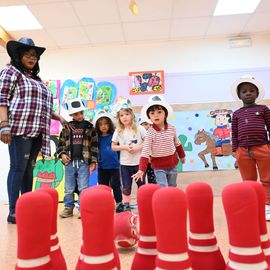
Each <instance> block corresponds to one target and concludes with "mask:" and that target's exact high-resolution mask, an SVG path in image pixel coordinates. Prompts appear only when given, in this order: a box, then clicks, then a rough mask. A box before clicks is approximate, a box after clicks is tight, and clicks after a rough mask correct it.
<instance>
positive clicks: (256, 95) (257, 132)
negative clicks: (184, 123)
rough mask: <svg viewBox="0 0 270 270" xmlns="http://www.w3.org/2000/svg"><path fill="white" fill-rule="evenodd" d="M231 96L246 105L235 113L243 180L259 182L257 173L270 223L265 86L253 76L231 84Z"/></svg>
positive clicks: (234, 132)
mask: <svg viewBox="0 0 270 270" xmlns="http://www.w3.org/2000/svg"><path fill="white" fill-rule="evenodd" d="M231 91H232V95H233V96H234V98H235V99H236V100H241V101H242V102H243V107H242V108H240V109H238V110H237V111H235V112H234V113H233V117H232V150H233V152H235V157H236V159H237V162H238V166H239V170H240V174H241V177H242V179H243V180H253V181H257V177H258V174H257V170H258V173H259V176H260V181H261V183H262V185H263V187H264V189H265V194H266V206H265V215H266V220H268V221H270V170H269V164H270V145H269V132H270V110H269V108H268V107H267V106H265V105H258V104H256V103H255V102H258V103H259V102H260V101H262V99H263V97H264V93H265V91H264V87H263V86H262V84H261V83H260V82H258V81H257V80H255V79H254V78H253V77H251V76H248V77H247V76H245V77H242V78H240V79H239V80H237V81H235V82H234V84H233V85H232V89H231Z"/></svg>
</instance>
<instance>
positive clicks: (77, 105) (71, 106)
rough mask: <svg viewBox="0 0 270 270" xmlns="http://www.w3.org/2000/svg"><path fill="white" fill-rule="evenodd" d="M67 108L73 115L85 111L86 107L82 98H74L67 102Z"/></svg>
mask: <svg viewBox="0 0 270 270" xmlns="http://www.w3.org/2000/svg"><path fill="white" fill-rule="evenodd" d="M67 109H68V114H69V115H72V114H74V113H77V112H81V111H84V110H85V109H86V108H85V107H84V104H83V102H82V101H81V100H80V99H73V100H70V101H68V102H67Z"/></svg>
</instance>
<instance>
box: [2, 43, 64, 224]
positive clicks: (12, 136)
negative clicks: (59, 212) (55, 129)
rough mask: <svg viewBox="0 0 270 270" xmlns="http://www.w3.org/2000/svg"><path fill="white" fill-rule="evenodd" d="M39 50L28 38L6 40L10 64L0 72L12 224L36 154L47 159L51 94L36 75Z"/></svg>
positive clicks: (29, 182)
mask: <svg viewBox="0 0 270 270" xmlns="http://www.w3.org/2000/svg"><path fill="white" fill-rule="evenodd" d="M44 51H45V48H43V47H37V46H35V44H34V42H33V40H32V39H30V38H21V39H20V40H19V41H13V40H12V41H9V42H8V43H7V52H8V54H9V56H10V58H11V61H10V64H9V65H7V66H6V67H5V68H4V69H3V70H2V71H1V72H0V120H1V122H0V139H1V141H2V142H3V143H5V144H8V148H9V157H10V170H9V173H8V179H7V189H8V197H9V215H8V218H7V221H8V222H9V223H13V224H15V223H16V218H15V205H16V201H17V199H18V197H19V194H20V193H21V194H23V193H25V192H28V191H31V190H32V184H33V168H34V166H35V161H36V158H37V155H38V152H39V151H40V149H41V152H42V155H43V156H50V122H51V118H53V119H56V120H60V121H61V123H64V122H65V120H64V119H63V118H62V117H59V116H57V115H56V114H54V113H53V110H52V109H53V96H52V92H51V91H50V89H49V88H47V87H46V85H45V84H44V83H43V82H42V81H41V79H40V77H39V76H38V73H39V64H38V61H39V59H40V56H41V55H42V53H43V52H44Z"/></svg>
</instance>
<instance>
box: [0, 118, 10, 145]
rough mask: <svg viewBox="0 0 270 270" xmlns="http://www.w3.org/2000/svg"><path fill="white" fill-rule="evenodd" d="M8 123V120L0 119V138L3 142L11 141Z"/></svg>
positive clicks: (8, 142)
mask: <svg viewBox="0 0 270 270" xmlns="http://www.w3.org/2000/svg"><path fill="white" fill-rule="evenodd" d="M10 130H11V129H10V125H9V121H8V120H5V121H1V122H0V140H1V141H2V142H3V143H6V144H10V143H11V134H10Z"/></svg>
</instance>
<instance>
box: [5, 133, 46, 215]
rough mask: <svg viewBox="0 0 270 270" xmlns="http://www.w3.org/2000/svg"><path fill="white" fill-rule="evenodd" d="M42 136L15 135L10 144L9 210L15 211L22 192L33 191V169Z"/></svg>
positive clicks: (12, 212)
mask: <svg viewBox="0 0 270 270" xmlns="http://www.w3.org/2000/svg"><path fill="white" fill-rule="evenodd" d="M41 144H42V137H41V135H39V136H38V137H37V138H29V137H25V136H13V137H12V139H11V144H10V145H9V146H8V150H9V158H10V168H9V173H8V179H7V190H8V199H9V212H10V214H14V213H15V206H16V202H17V199H18V198H19V195H20V193H21V194H23V193H25V192H28V191H32V185H33V169H34V167H35V162H36V159H37V155H38V153H39V151H40V149H41Z"/></svg>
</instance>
